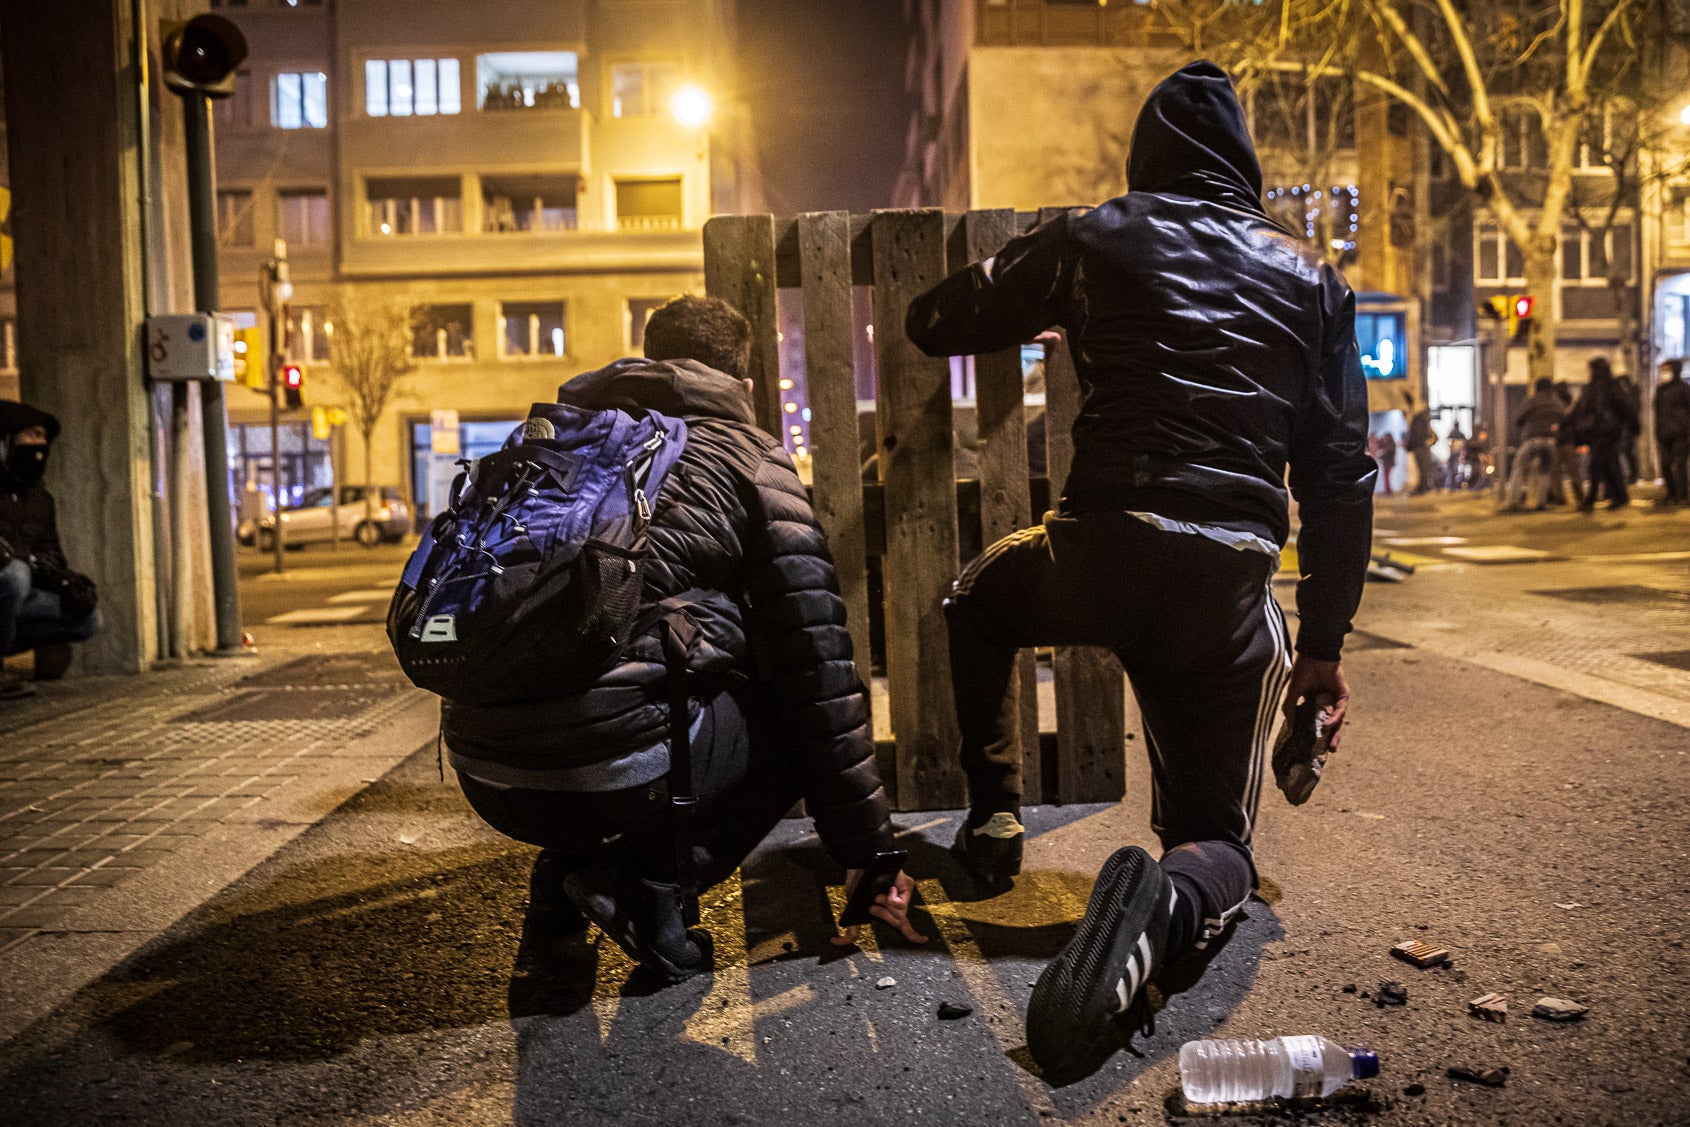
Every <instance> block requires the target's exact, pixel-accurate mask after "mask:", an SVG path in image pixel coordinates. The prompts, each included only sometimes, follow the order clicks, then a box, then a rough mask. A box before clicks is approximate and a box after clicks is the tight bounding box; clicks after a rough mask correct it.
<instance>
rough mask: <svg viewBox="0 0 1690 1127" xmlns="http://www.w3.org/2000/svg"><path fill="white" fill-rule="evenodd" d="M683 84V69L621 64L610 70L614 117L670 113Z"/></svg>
mask: <svg viewBox="0 0 1690 1127" xmlns="http://www.w3.org/2000/svg"><path fill="white" fill-rule="evenodd" d="M680 85H681V68H680V67H678V66H676V65H675V64H673V63H618V64H617V65H616V66H614V67H612V68H611V71H610V116H611V117H640V116H643V115H646V114H659V113H668V112H669V102H670V100H671V99H673V98H674V96H675V91H676V90H677V89H678V88H679V87H680Z"/></svg>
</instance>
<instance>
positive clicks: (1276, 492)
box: [906, 63, 1378, 660]
mask: <svg viewBox="0 0 1690 1127" xmlns="http://www.w3.org/2000/svg"><path fill="white" fill-rule="evenodd" d="M1127 181H1128V183H1129V185H1130V186H1131V190H1130V191H1129V192H1128V193H1127V194H1126V195H1124V196H1121V197H1119V198H1117V199H1113V200H1110V201H1109V202H1108V203H1105V204H1103V205H1102V206H1100V207H1097V208H1095V209H1093V210H1091V211H1088V212H1084V213H1074V214H1070V215H1065V216H1062V217H1060V218H1057V219H1054V220H1052V221H1050V222H1048V223H1046V224H1044V225H1042V226H1040V227H1039V228H1037V229H1036V230H1034V231H1031V232H1029V233H1028V234H1026V235H1024V236H1022V237H1020V238H1018V239H1014V240H1012V241H1011V242H1010V243H1009V244H1008V245H1007V246H1005V247H1004V249H1003V250H1002V251H1001V252H999V253H998V254H997V255H996V256H994V257H993V258H991V259H988V260H987V261H985V262H982V263H978V264H976V265H974V266H972V267H970V268H969V269H968V270H966V271H962V272H959V273H957V274H955V275H952V276H951V277H950V278H947V279H946V280H945V281H944V282H942V283H940V284H939V285H938V286H936V287H935V288H934V289H932V290H931V291H929V292H928V293H926V294H924V295H922V296H921V297H920V298H918V299H917V300H916V301H915V302H914V303H913V304H912V305H911V306H910V310H909V316H908V320H907V325H906V328H907V331H908V333H909V336H910V339H911V340H913V341H914V342H915V343H916V344H917V345H918V346H919V347H921V348H922V349H923V350H924V351H926V352H927V353H928V354H930V355H936V356H937V355H957V354H962V353H980V352H992V351H996V350H998V349H1001V348H1008V347H1010V346H1012V345H1015V344H1020V343H1022V342H1024V341H1028V340H1031V339H1032V338H1033V337H1034V336H1035V335H1036V334H1038V333H1039V332H1041V331H1043V330H1045V329H1048V328H1051V327H1052V326H1056V325H1060V326H1062V327H1063V328H1064V329H1066V330H1067V332H1068V339H1069V343H1070V346H1071V348H1072V350H1073V354H1074V363H1075V367H1076V369H1077V370H1078V373H1079V377H1080V384H1081V390H1082V393H1083V397H1084V398H1083V402H1082V404H1081V409H1080V414H1079V418H1078V419H1077V421H1076V422H1075V424H1074V461H1073V466H1072V469H1071V471H1070V473H1069V475H1068V481H1067V485H1066V488H1065V489H1064V492H1063V496H1062V508H1063V510H1064V511H1067V512H1085V511H1088V510H1098V509H1121V508H1127V509H1135V510H1144V511H1150V512H1156V513H1160V514H1162V515H1164V516H1168V517H1173V518H1176V519H1180V520H1189V521H1196V522H1203V523H1210V524H1218V525H1222V526H1225V527H1230V528H1234V529H1242V530H1248V531H1252V532H1255V533H1257V534H1258V535H1262V536H1264V537H1267V538H1270V539H1272V540H1274V541H1275V542H1276V543H1279V544H1284V543H1285V541H1286V539H1287V537H1288V536H1289V534H1290V520H1289V516H1288V512H1287V509H1288V504H1287V499H1286V495H1285V484H1284V483H1285V480H1286V473H1285V471H1286V465H1287V463H1288V462H1289V465H1290V471H1291V472H1290V484H1291V491H1292V493H1294V494H1295V495H1296V498H1297V501H1298V503H1299V506H1300V515H1301V520H1302V529H1301V532H1300V534H1299V537H1298V544H1297V548H1298V560H1299V563H1300V566H1301V568H1302V575H1303V581H1302V584H1301V586H1300V587H1299V588H1298V591H1297V607H1298V610H1299V612H1300V618H1301V623H1300V628H1299V635H1298V641H1297V648H1298V650H1300V651H1302V652H1304V653H1306V654H1308V655H1309V656H1311V657H1314V658H1322V659H1327V660H1333V659H1336V658H1337V657H1338V655H1339V652H1340V650H1341V648H1342V646H1343V639H1344V635H1345V634H1346V633H1348V631H1349V629H1350V620H1351V618H1352V617H1353V616H1354V614H1355V611H1356V607H1357V606H1358V605H1359V603H1360V601H1361V589H1362V583H1363V581H1364V579H1365V578H1366V573H1367V564H1368V557H1369V554H1370V550H1371V549H1370V542H1371V524H1372V518H1373V483H1374V477H1375V475H1376V474H1377V472H1378V470H1377V466H1376V465H1375V464H1374V462H1373V459H1372V458H1369V457H1368V456H1367V385H1366V381H1365V379H1364V377H1363V375H1362V370H1361V360H1360V355H1359V352H1358V350H1357V348H1356V340H1355V297H1354V295H1353V294H1352V293H1351V292H1350V287H1349V286H1348V285H1347V284H1346V283H1345V282H1344V279H1343V278H1342V277H1340V276H1339V274H1338V273H1337V271H1335V270H1334V269H1332V267H1330V266H1328V265H1326V264H1325V263H1324V262H1323V261H1322V260H1321V258H1320V257H1319V256H1318V255H1317V254H1315V253H1314V251H1313V250H1311V249H1310V248H1308V247H1307V246H1306V245H1304V244H1303V243H1301V242H1299V241H1298V240H1297V239H1295V238H1293V237H1292V236H1290V235H1289V234H1287V233H1286V232H1285V231H1284V230H1282V229H1281V228H1279V227H1278V226H1276V225H1275V224H1274V223H1273V222H1272V221H1270V220H1269V219H1268V217H1267V214H1266V213H1265V212H1264V211H1263V209H1262V205H1261V202H1260V196H1261V191H1262V173H1261V168H1260V166H1259V165H1258V164H1257V161H1256V153H1255V148H1254V146H1253V145H1252V144H1251V141H1250V135H1249V132H1248V131H1247V129H1246V128H1245V124H1244V115H1243V111H1242V110H1241V109H1240V108H1239V105H1238V99H1237V98H1236V97H1235V96H1234V94H1233V91H1232V84H1231V83H1230V82H1229V81H1228V79H1227V77H1226V74H1225V72H1223V71H1221V70H1220V69H1219V68H1218V67H1216V66H1215V65H1214V64H1212V63H1192V64H1191V65H1189V66H1187V67H1185V68H1184V69H1182V70H1180V71H1179V72H1178V73H1177V74H1174V75H1173V76H1172V77H1170V78H1168V79H1167V80H1165V81H1164V82H1162V83H1161V84H1160V85H1159V86H1157V87H1156V89H1155V90H1154V91H1152V92H1151V94H1150V97H1149V98H1148V99H1147V100H1146V102H1145V104H1144V109H1143V110H1142V111H1141V112H1140V114H1139V117H1138V124H1137V126H1136V127H1135V129H1134V131H1133V139H1132V146H1131V149H1130V152H1129V156H1128V166H1127Z"/></svg>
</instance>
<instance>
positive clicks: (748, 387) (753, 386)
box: [740, 376, 757, 394]
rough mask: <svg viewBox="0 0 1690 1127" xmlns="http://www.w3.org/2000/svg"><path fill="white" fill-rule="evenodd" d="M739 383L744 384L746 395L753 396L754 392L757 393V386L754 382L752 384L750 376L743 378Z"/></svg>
mask: <svg viewBox="0 0 1690 1127" xmlns="http://www.w3.org/2000/svg"><path fill="white" fill-rule="evenodd" d="M740 382H741V383H743V384H744V385H745V390H746V392H747V393H748V394H755V393H756V391H757V385H756V383H754V382H753V381H752V379H751V377H750V376H746V377H745V378H744V379H743V380H741V381H740Z"/></svg>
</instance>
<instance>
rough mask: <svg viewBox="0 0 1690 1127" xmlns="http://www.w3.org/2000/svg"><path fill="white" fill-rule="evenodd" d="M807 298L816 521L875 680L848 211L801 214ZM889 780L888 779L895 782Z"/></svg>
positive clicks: (863, 670)
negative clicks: (824, 536) (824, 534)
mask: <svg viewBox="0 0 1690 1127" xmlns="http://www.w3.org/2000/svg"><path fill="white" fill-rule="evenodd" d="M796 227H797V251H798V270H799V280H800V282H801V285H802V292H803V299H804V373H805V381H806V383H807V385H808V392H809V402H810V435H811V445H810V450H811V454H812V456H813V458H814V461H813V462H812V463H811V466H812V474H813V483H814V488H813V490H812V492H813V495H814V501H815V509H816V516H817V518H819V519H820V520H821V523H822V527H823V528H825V529H826V530H827V536H828V542H829V544H830V546H831V548H832V550H833V566H834V570H835V572H837V574H838V576H839V592H840V595H841V596H842V597H843V598H844V600H845V613H846V622H847V623H848V624H849V627H850V630H851V646H852V649H853V650H854V651H855V654H856V660H857V673H858V675H859V676H860V677H861V678H862V680H863V684H865V685H867V684H869V683H870V680H871V678H872V666H873V660H872V657H871V655H870V651H869V608H868V599H869V596H868V554H867V530H866V528H865V526H864V523H863V484H862V468H861V465H860V463H859V458H860V453H859V451H858V449H857V384H856V375H855V372H854V371H853V368H852V363H851V360H852V344H853V341H852V337H851V333H852V316H851V217H850V215H849V214H848V213H846V212H843V211H822V212H812V213H810V214H808V215H801V216H799V217H798V220H797V223H796ZM891 782H892V780H888V783H889V784H890V783H891Z"/></svg>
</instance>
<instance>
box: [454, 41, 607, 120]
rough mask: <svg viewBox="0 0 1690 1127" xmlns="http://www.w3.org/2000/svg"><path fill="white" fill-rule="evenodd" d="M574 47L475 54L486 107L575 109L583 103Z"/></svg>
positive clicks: (478, 86)
mask: <svg viewBox="0 0 1690 1127" xmlns="http://www.w3.org/2000/svg"><path fill="white" fill-rule="evenodd" d="M579 69H580V60H579V57H578V56H577V55H576V54H575V52H574V51H496V52H493V53H490V54H486V55H477V56H476V57H475V86H476V90H477V91H479V101H478V103H477V104H478V105H480V106H481V108H482V109H484V110H527V109H571V108H577V107H579V106H580V105H581V86H580V82H579Z"/></svg>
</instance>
